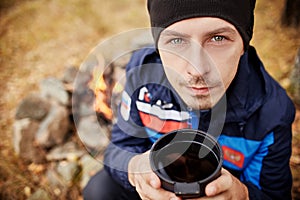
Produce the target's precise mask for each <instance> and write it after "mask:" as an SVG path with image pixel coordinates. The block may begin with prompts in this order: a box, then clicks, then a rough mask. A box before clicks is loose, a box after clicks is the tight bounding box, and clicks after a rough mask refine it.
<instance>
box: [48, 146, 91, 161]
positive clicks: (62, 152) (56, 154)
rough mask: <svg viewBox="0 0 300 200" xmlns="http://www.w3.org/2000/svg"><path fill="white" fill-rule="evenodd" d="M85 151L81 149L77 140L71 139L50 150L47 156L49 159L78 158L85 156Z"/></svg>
mask: <svg viewBox="0 0 300 200" xmlns="http://www.w3.org/2000/svg"><path fill="white" fill-rule="evenodd" d="M84 153H85V151H83V150H81V149H80V148H79V147H78V145H76V143H75V142H73V141H69V142H67V143H65V144H62V145H58V146H55V147H54V148H53V149H51V150H50V151H49V153H48V154H47V156H46V158H47V160H48V161H54V162H55V161H60V160H77V159H79V158H80V157H81V156H83V155H84Z"/></svg>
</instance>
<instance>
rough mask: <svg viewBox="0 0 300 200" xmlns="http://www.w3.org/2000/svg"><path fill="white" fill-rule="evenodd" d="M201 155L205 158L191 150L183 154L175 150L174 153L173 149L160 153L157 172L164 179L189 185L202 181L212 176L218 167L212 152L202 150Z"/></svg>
mask: <svg viewBox="0 0 300 200" xmlns="http://www.w3.org/2000/svg"><path fill="white" fill-rule="evenodd" d="M202 150H203V148H202ZM203 153H204V154H205V156H203V155H202V156H201V152H199V151H193V150H191V149H189V150H188V151H186V152H184V153H183V154H182V153H178V152H176V150H175V152H174V149H172V152H170V151H168V152H161V153H160V159H159V160H160V161H159V163H158V166H160V169H159V171H160V173H161V174H162V175H164V176H165V177H166V178H168V179H171V180H173V181H176V182H187V183H190V182H195V181H199V180H203V179H205V178H207V177H209V176H210V175H211V174H213V173H214V171H215V170H216V168H217V166H218V158H216V155H215V154H214V153H213V152H209V151H208V150H207V149H206V150H205V149H204V152H203ZM203 153H202V154H203ZM161 166H163V167H162V168H161Z"/></svg>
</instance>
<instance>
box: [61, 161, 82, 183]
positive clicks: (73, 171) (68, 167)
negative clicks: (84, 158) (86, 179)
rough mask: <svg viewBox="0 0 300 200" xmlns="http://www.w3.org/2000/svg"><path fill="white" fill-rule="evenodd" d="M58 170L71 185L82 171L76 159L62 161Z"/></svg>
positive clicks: (62, 177) (63, 179)
mask: <svg viewBox="0 0 300 200" xmlns="http://www.w3.org/2000/svg"><path fill="white" fill-rule="evenodd" d="M56 170H57V172H58V174H59V176H60V177H61V180H62V181H63V182H64V184H65V185H66V186H71V185H72V183H73V182H74V181H75V180H76V179H78V178H79V177H78V176H79V174H80V172H81V169H80V165H79V164H78V163H77V162H75V161H61V162H59V163H58V165H57V168H56Z"/></svg>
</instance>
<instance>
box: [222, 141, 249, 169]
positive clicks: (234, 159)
mask: <svg viewBox="0 0 300 200" xmlns="http://www.w3.org/2000/svg"><path fill="white" fill-rule="evenodd" d="M222 150H223V153H224V160H226V161H228V162H230V163H232V164H233V165H235V166H237V167H239V168H242V167H243V165H244V160H245V156H244V154H243V153H242V152H239V151H236V150H234V149H231V148H229V147H227V146H222Z"/></svg>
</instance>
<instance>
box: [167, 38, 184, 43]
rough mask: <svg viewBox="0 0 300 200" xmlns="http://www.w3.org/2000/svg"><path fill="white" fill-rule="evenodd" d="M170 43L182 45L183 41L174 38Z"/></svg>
mask: <svg viewBox="0 0 300 200" xmlns="http://www.w3.org/2000/svg"><path fill="white" fill-rule="evenodd" d="M170 42H171V43H172V44H182V42H183V40H182V39H181V38H174V39H172V40H171V41H170Z"/></svg>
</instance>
